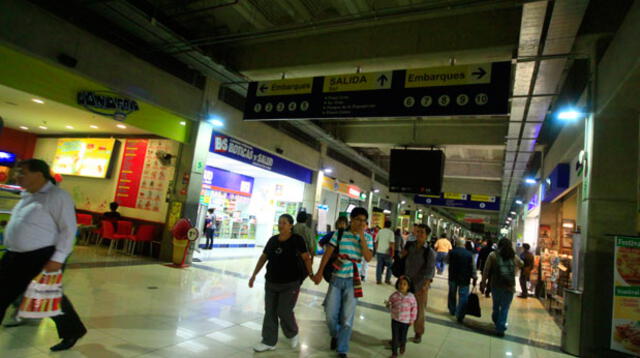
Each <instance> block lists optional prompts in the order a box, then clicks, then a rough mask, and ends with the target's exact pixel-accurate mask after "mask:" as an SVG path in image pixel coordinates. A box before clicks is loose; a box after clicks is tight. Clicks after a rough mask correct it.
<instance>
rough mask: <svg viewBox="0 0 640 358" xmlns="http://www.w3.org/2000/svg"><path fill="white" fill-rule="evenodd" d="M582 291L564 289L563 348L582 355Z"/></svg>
mask: <svg viewBox="0 0 640 358" xmlns="http://www.w3.org/2000/svg"><path fill="white" fill-rule="evenodd" d="M581 312H582V292H581V291H576V290H568V289H565V290H564V318H563V321H562V341H561V345H560V346H561V348H562V350H563V351H564V352H566V353H569V354H571V355H574V356H579V355H580V323H581V321H582V317H581Z"/></svg>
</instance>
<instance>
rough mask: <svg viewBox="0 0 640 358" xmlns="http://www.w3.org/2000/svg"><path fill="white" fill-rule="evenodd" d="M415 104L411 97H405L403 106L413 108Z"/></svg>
mask: <svg viewBox="0 0 640 358" xmlns="http://www.w3.org/2000/svg"><path fill="white" fill-rule="evenodd" d="M414 104H416V99H415V98H413V97H406V98H405V99H404V106H405V107H407V108H411V107H413V105H414Z"/></svg>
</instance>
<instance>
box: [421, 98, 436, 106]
mask: <svg viewBox="0 0 640 358" xmlns="http://www.w3.org/2000/svg"><path fill="white" fill-rule="evenodd" d="M432 104H433V98H431V96H424V97H422V98H421V99H420V105H421V106H422V107H430V106H431V105H432Z"/></svg>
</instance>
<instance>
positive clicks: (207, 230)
mask: <svg viewBox="0 0 640 358" xmlns="http://www.w3.org/2000/svg"><path fill="white" fill-rule="evenodd" d="M215 211H216V209H215V208H210V209H209V210H207V216H206V217H205V219H204V236H205V237H206V238H207V243H206V244H205V245H204V248H205V249H206V250H211V249H213V236H214V235H215V232H216V214H215Z"/></svg>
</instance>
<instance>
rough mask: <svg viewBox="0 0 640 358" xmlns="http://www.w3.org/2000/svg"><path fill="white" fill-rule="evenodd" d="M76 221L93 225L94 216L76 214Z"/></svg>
mask: <svg viewBox="0 0 640 358" xmlns="http://www.w3.org/2000/svg"><path fill="white" fill-rule="evenodd" d="M76 221H77V222H78V225H82V226H91V225H93V217H92V216H91V215H89V214H76Z"/></svg>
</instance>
